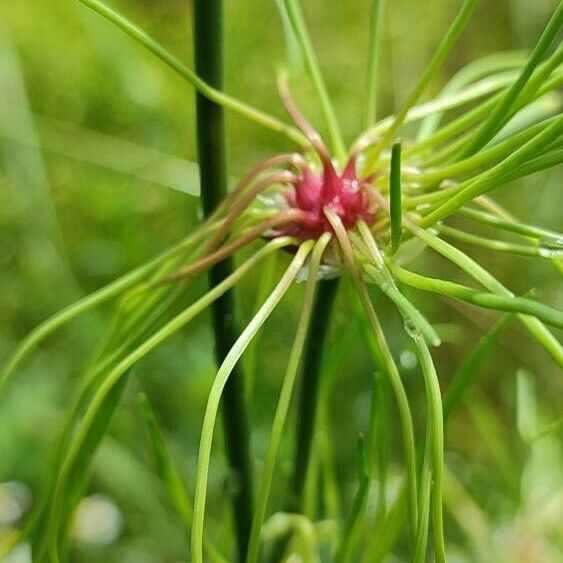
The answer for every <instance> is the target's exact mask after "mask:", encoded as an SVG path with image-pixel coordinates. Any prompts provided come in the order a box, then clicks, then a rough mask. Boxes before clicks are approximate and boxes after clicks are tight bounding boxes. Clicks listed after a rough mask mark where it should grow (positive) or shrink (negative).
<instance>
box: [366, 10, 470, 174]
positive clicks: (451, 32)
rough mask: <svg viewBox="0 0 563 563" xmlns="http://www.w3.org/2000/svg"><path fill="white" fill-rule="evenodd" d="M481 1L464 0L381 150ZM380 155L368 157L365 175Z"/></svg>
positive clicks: (382, 142) (387, 134)
mask: <svg viewBox="0 0 563 563" xmlns="http://www.w3.org/2000/svg"><path fill="white" fill-rule="evenodd" d="M478 2H479V0H464V3H463V6H462V7H461V9H460V11H459V13H458V14H457V16H456V18H455V20H454V21H453V22H452V25H451V26H450V28H449V29H448V31H447V32H446V34H445V36H444V38H443V39H442V41H441V43H440V44H439V45H438V47H437V48H436V50H435V51H434V54H433V56H432V59H431V60H430V62H429V63H428V66H427V67H426V69H425V71H424V73H423V75H422V77H421V78H420V80H419V82H418V84H417V85H416V86H415V88H414V89H413V91H412V92H411V93H410V94H409V96H408V97H407V99H406V100H405V102H404V103H403V105H402V106H401V108H400V109H399V111H398V112H397V114H396V115H395V117H394V118H393V123H392V125H391V126H390V127H389V129H388V130H387V131H386V132H385V133H384V135H383V137H382V139H381V140H380V141H379V142H378V144H377V146H378V147H379V150H381V147H384V146H386V145H387V144H388V142H389V141H390V140H391V139H392V138H393V136H394V135H395V133H396V132H397V131H398V130H399V128H400V127H401V125H402V124H403V122H404V120H405V117H406V116H407V113H408V111H409V109H410V108H411V107H412V106H414V104H416V102H417V101H418V99H419V98H420V96H421V95H422V93H423V92H424V90H425V89H426V87H427V86H428V83H429V82H430V80H432V78H434V76H435V75H436V72H437V71H438V69H439V68H440V67H441V66H442V64H443V63H444V61H445V60H446V58H447V56H448V55H449V54H450V52H451V50H452V49H453V47H454V45H455V44H456V42H457V40H458V38H459V36H460V34H461V32H462V31H463V30H464V29H465V26H466V25H467V23H468V22H469V19H470V18H471V15H472V14H473V11H474V10H475V8H476V7H477V4H478ZM378 155H379V151H377V150H376V151H373V152H372V154H371V155H370V156H369V157H368V159H367V161H366V165H365V173H366V174H369V173H371V172H373V166H374V164H375V161H376V159H377V157H378Z"/></svg>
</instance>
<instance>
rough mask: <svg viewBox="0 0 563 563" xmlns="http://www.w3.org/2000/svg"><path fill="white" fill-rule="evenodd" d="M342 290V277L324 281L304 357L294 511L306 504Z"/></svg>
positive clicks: (298, 419)
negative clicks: (325, 362) (326, 357)
mask: <svg viewBox="0 0 563 563" xmlns="http://www.w3.org/2000/svg"><path fill="white" fill-rule="evenodd" d="M337 290H338V280H328V281H321V282H320V283H319V290H318V292H317V297H316V299H315V305H314V309H313V316H312V320H311V325H310V327H309V332H308V334H307V343H306V346H305V352H304V358H303V377H302V379H301V390H300V396H299V406H298V409H299V410H298V415H297V420H296V422H297V429H296V430H297V435H296V440H297V444H296V448H295V458H294V470H293V471H294V473H293V481H292V485H291V500H290V507H291V511H297V512H298V511H300V510H301V509H302V507H303V497H304V491H305V483H306V482H307V475H308V473H309V465H310V461H311V452H312V444H313V435H314V432H315V426H316V421H317V411H318V405H319V395H320V382H321V367H322V364H321V362H322V358H323V352H324V347H325V342H326V337H327V334H328V329H329V325H330V315H331V312H332V308H333V305H334V300H335V297H336V293H337Z"/></svg>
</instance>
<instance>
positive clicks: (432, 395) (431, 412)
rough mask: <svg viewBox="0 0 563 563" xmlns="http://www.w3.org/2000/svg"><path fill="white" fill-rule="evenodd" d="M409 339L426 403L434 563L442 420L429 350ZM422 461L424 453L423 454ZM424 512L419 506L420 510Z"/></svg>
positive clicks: (440, 536) (441, 556)
mask: <svg viewBox="0 0 563 563" xmlns="http://www.w3.org/2000/svg"><path fill="white" fill-rule="evenodd" d="M413 340H414V343H415V346H416V349H417V354H418V359H419V361H420V366H421V368H422V374H423V376H424V385H425V387H426V402H427V404H428V415H427V416H428V422H427V424H428V427H429V432H428V433H427V439H428V440H429V443H430V444H431V450H430V452H431V453H430V459H431V466H432V491H431V504H432V529H433V532H434V554H435V558H436V562H437V563H444V562H445V560H446V553H445V542H444V522H443V515H442V476H443V468H444V420H443V413H442V394H441V392H440V382H439V380H438V375H437V374H436V368H435V367H434V362H433V360H432V355H431V354H430V350H429V349H428V346H427V345H426V342H425V340H424V338H422V336H421V335H417V334H415V335H414V336H413ZM425 458H426V453H425ZM422 510H424V508H423V507H421V511H422Z"/></svg>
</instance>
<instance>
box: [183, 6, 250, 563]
mask: <svg viewBox="0 0 563 563" xmlns="http://www.w3.org/2000/svg"><path fill="white" fill-rule="evenodd" d="M193 7H194V48H195V66H196V72H197V73H198V74H199V75H200V76H201V77H202V78H203V79H204V80H206V81H207V82H208V83H209V84H210V85H211V86H212V87H213V88H217V89H218V90H221V89H222V87H223V0H194V4H193ZM196 110H197V147H198V161H199V168H200V177H201V199H202V205H203V212H204V215H205V216H210V215H211V214H212V213H213V212H214V211H215V210H216V209H217V207H218V206H219V205H220V203H221V201H222V200H223V198H224V197H225V196H226V194H227V165H226V143H225V123H224V112H223V108H222V107H221V105H219V104H217V103H216V102H215V101H212V100H210V99H209V98H208V97H206V95H205V93H202V92H201V91H198V93H197V96H196ZM232 270H233V262H232V260H231V259H226V260H223V261H222V262H220V263H219V264H217V265H215V266H214V267H213V268H211V269H210V271H209V286H210V287H215V286H216V285H217V284H220V283H221V282H222V281H223V280H224V279H226V278H227V277H228V276H230V275H231V273H232ZM212 316H213V334H214V338H215V355H216V360H217V364H221V363H222V362H223V361H224V360H225V358H226V356H227V354H228V353H229V350H230V349H231V348H232V346H233V344H234V342H235V340H236V334H237V323H236V319H235V305H234V297H233V293H232V292H226V293H225V294H224V295H222V296H221V297H220V298H219V299H218V300H217V301H216V302H215V303H214V304H213V307H212ZM222 416H223V426H224V438H225V448H226V451H227V457H228V460H229V466H230V469H231V471H232V472H233V474H234V475H235V477H236V481H237V483H238V484H239V486H238V487H237V489H236V491H235V492H234V493H233V498H232V503H233V509H234V514H233V516H234V525H235V534H236V538H237V546H238V559H239V561H244V560H245V558H246V553H247V549H248V539H249V537H250V528H251V524H252V509H253V504H254V503H253V479H252V463H251V460H250V450H251V446H250V428H249V421H248V412H247V405H246V394H245V390H244V374H243V372H242V369H241V368H240V366H237V365H234V366H233V373H232V375H231V377H230V378H229V380H228V381H227V382H226V386H225V391H224V394H223V402H222Z"/></svg>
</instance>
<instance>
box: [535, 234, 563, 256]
mask: <svg viewBox="0 0 563 563" xmlns="http://www.w3.org/2000/svg"><path fill="white" fill-rule="evenodd" d="M538 252H539V254H540V256H543V257H544V258H563V237H543V238H540V239H539V240H538Z"/></svg>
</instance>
